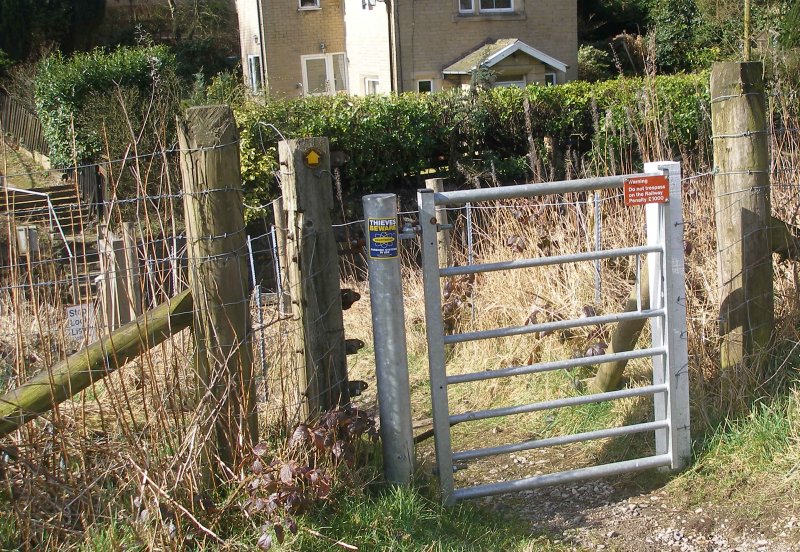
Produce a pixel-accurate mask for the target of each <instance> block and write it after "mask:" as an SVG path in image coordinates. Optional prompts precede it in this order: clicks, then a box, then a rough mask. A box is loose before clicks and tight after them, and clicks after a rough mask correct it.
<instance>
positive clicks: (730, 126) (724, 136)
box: [711, 62, 774, 393]
mask: <svg viewBox="0 0 800 552" xmlns="http://www.w3.org/2000/svg"><path fill="white" fill-rule="evenodd" d="M711 98H712V100H711V102H712V103H711V120H712V128H713V135H714V136H713V139H714V172H715V174H714V193H715V201H714V205H715V210H716V222H717V249H718V250H719V254H718V270H719V279H720V292H721V293H720V298H721V305H720V334H721V336H722V338H723V342H722V348H721V362H722V369H723V373H725V372H726V371H727V374H728V376H729V378H732V377H733V375H734V373H735V372H732V371H737V372H738V371H739V370H742V369H746V370H748V371H751V372H752V371H753V370H755V369H757V368H758V367H759V366H760V365H761V363H762V359H761V358H759V356H760V354H761V353H765V352H766V351H767V349H768V348H769V345H770V339H771V336H772V327H773V319H774V305H773V302H774V299H773V287H772V252H771V250H770V242H769V224H770V190H769V156H768V142H769V135H768V129H767V123H766V116H765V98H764V83H763V80H762V66H761V63H760V62H750V63H740V62H725V63H715V64H714V67H713V69H712V72H711ZM728 381H731V380H730V379H729V380H728ZM734 383H735V381H734ZM730 392H731V393H735V389H734V388H732V389H730Z"/></svg>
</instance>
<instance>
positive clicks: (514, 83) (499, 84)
mask: <svg viewBox="0 0 800 552" xmlns="http://www.w3.org/2000/svg"><path fill="white" fill-rule="evenodd" d="M525 84H526V83H525V77H522V78H521V79H519V80H499V81H496V82H495V83H494V85H493V87H494V88H525Z"/></svg>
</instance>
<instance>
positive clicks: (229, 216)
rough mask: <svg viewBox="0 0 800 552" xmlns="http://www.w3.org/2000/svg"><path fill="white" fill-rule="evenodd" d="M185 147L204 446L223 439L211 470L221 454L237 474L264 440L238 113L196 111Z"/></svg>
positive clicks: (185, 130)
mask: <svg viewBox="0 0 800 552" xmlns="http://www.w3.org/2000/svg"><path fill="white" fill-rule="evenodd" d="M178 139H179V141H180V148H181V154H180V156H181V174H182V177H183V187H184V196H183V198H184V200H183V204H184V209H185V213H186V241H187V250H188V256H189V283H190V287H191V289H192V296H193V297H194V304H195V306H196V309H195V314H194V331H195V339H196V347H197V349H196V366H197V371H198V401H199V404H198V407H199V412H200V413H201V414H200V415H202V416H205V417H207V419H204V420H203V423H205V424H208V425H205V427H203V430H204V432H203V433H204V434H201V435H200V436H199V437H198V438H199V439H201V440H202V439H206V436H205V433H206V432H208V433H210V434H211V435H214V434H216V445H217V446H216V450H213V441H214V439H213V438H212V439H210V440H209V441H211V442H212V443H210V444H209V447H208V448H207V449H206V450H205V452H204V456H205V458H203V462H204V463H205V462H211V461H213V455H214V454H217V455H218V456H219V458H220V459H221V460H222V461H223V462H224V463H225V464H226V465H228V466H231V467H233V466H235V465H236V462H238V461H239V460H241V458H242V456H243V454H245V453H246V450H242V446H241V444H242V443H243V444H244V446H245V447H247V446H248V445H250V444H251V443H253V441H254V440H255V439H256V438H257V437H258V419H257V412H256V393H255V382H254V380H253V377H252V350H251V343H250V337H249V330H250V326H251V324H250V300H249V298H250V285H249V281H248V265H247V237H246V235H245V227H244V204H243V201H242V182H241V173H240V169H239V133H238V131H237V129H236V121H235V120H234V118H233V112H232V111H231V109H230V107H228V106H221V105H215V106H200V107H191V108H189V109H187V110H186V112H185V115H184V118H183V119H182V120H179V121H178ZM212 417H213V418H212ZM212 419H213V422H214V427H213V431H212V427H211V426H210V423H211V421H212ZM201 425H202V424H201ZM207 475H208V474H206V476H207Z"/></svg>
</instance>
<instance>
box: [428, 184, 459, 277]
mask: <svg viewBox="0 0 800 552" xmlns="http://www.w3.org/2000/svg"><path fill="white" fill-rule="evenodd" d="M425 187H426V188H428V189H429V190H433V191H434V192H439V193H441V192H443V191H444V179H443V178H429V179H427V180H426V181H425ZM447 220H448V218H447V208H446V207H440V208H439V209H438V210H437V211H436V224H438V225H440V226H442V225H445V224H447ZM437 239H438V243H437V245H438V247H437V249H438V250H439V266H440V267H448V266H453V250H452V249H450V230H449V229H444V230H441V231H440V232H439V233H438V234H437Z"/></svg>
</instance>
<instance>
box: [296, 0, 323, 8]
mask: <svg viewBox="0 0 800 552" xmlns="http://www.w3.org/2000/svg"><path fill="white" fill-rule="evenodd" d="M304 1H305V2H309V0H297V5H298V8H297V9H298V10H321V9H322V6H320V2H321V0H310V2H311V3H312V4H313V5H311V6H308V5H306V6H304V5H303V2H304Z"/></svg>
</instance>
